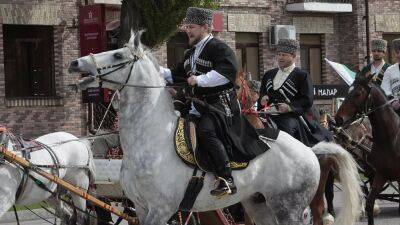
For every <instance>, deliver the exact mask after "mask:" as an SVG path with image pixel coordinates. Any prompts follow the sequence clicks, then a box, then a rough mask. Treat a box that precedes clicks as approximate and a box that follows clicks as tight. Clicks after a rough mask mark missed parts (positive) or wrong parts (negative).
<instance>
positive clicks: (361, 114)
mask: <svg viewBox="0 0 400 225" xmlns="http://www.w3.org/2000/svg"><path fill="white" fill-rule="evenodd" d="M361 87H363V88H364V89H366V90H367V91H368V95H367V97H366V99H365V101H364V104H362V105H361V106H357V112H356V114H355V115H354V116H353V118H352V119H350V120H348V121H347V122H346V123H345V124H347V125H350V124H352V123H354V122H355V121H357V120H358V119H360V118H361V119H362V120H363V119H364V118H365V117H367V116H368V115H369V114H371V113H373V112H375V111H378V110H380V109H382V108H384V107H386V106H388V105H390V104H391V103H392V101H393V100H390V101H386V102H385V103H384V104H382V105H380V106H377V107H375V108H372V95H371V92H372V91H371V90H372V88H373V86H371V84H366V85H361ZM351 103H352V104H353V105H357V102H356V100H354V99H351ZM362 120H361V122H362ZM345 124H343V126H344V127H345Z"/></svg>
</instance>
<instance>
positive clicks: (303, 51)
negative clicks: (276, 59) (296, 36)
mask: <svg viewBox="0 0 400 225" xmlns="http://www.w3.org/2000/svg"><path fill="white" fill-rule="evenodd" d="M300 61H301V68H302V69H303V70H304V71H307V72H308V73H309V74H310V75H311V79H312V81H313V83H314V84H321V74H322V55H321V35H318V34H301V35H300Z"/></svg>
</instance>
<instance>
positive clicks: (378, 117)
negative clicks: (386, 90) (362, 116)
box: [368, 90, 400, 143]
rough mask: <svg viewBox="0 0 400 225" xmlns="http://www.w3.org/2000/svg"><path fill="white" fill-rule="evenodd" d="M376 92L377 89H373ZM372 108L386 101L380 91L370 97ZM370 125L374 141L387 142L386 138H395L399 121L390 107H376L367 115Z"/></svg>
mask: <svg viewBox="0 0 400 225" xmlns="http://www.w3.org/2000/svg"><path fill="white" fill-rule="evenodd" d="M371 91H372V90H371ZM374 91H376V92H378V90H374ZM372 98H373V99H372V100H373V109H374V108H377V107H380V106H382V105H383V104H385V103H386V99H385V97H384V96H382V93H380V92H378V93H376V94H375V95H373V97H372ZM368 118H369V120H370V123H371V127H372V136H373V138H374V142H378V143H380V142H382V143H387V139H388V138H395V135H397V132H398V130H399V128H400V127H399V125H400V121H399V118H398V116H397V115H396V113H395V112H394V111H393V109H392V108H391V107H390V105H388V106H385V107H383V108H381V109H377V110H376V111H374V112H372V113H371V114H369V115H368Z"/></svg>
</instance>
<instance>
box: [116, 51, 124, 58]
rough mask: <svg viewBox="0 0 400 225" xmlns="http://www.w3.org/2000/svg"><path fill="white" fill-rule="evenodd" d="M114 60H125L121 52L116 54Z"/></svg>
mask: <svg viewBox="0 0 400 225" xmlns="http://www.w3.org/2000/svg"><path fill="white" fill-rule="evenodd" d="M114 58H116V59H122V58H123V56H122V54H121V53H119V52H116V53H114Z"/></svg>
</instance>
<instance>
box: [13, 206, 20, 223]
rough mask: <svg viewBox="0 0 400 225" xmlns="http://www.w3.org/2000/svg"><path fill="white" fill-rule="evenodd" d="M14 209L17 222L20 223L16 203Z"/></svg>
mask: <svg viewBox="0 0 400 225" xmlns="http://www.w3.org/2000/svg"><path fill="white" fill-rule="evenodd" d="M13 209H14V214H15V219H16V220H17V224H18V225H20V223H19V218H18V213H17V207H15V205H13Z"/></svg>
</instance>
